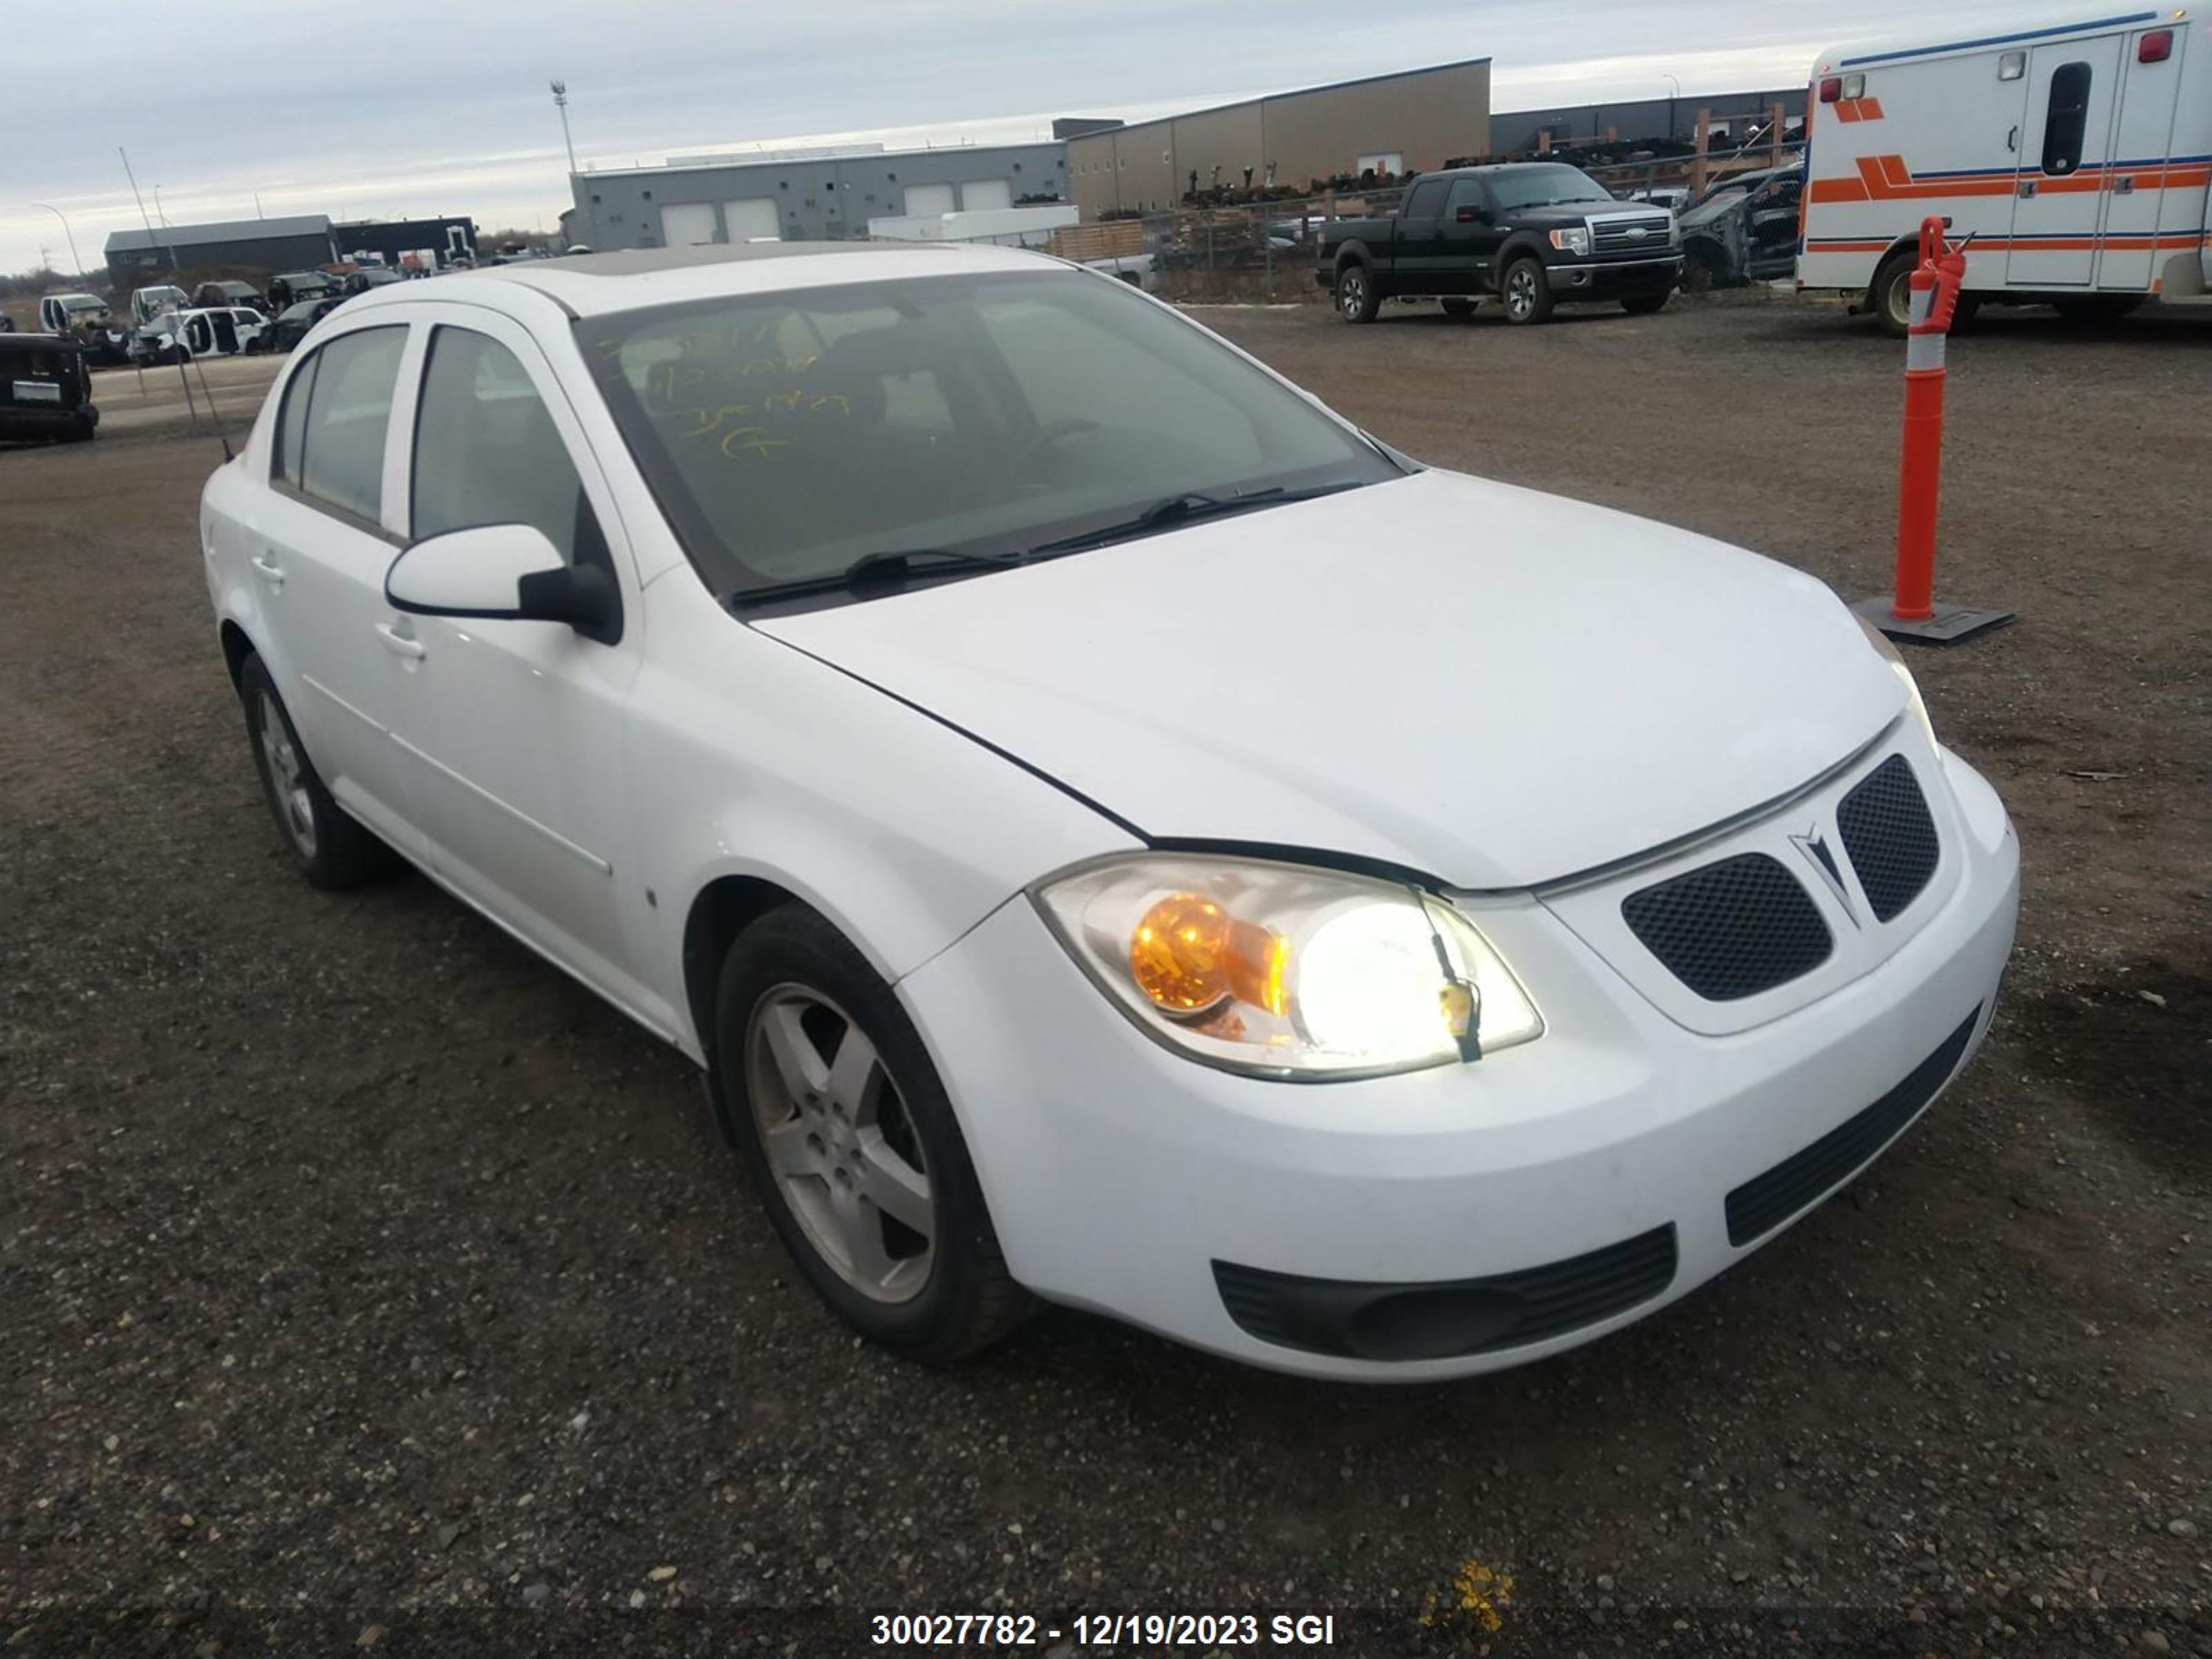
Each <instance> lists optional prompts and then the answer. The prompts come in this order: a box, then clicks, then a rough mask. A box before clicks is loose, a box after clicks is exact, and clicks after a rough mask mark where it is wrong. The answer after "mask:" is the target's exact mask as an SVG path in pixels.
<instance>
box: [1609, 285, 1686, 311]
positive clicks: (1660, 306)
mask: <svg viewBox="0 0 2212 1659" xmlns="http://www.w3.org/2000/svg"><path fill="white" fill-rule="evenodd" d="M1673 297H1674V294H1673V290H1672V289H1668V291H1666V292H1664V293H1660V294H1632V295H1629V296H1628V297H1627V298H1626V300H1623V301H1621V302H1620V308H1621V309H1622V310H1623V311H1625V312H1626V313H1628V314H1629V315H1630V316H1632V317H1649V316H1650V314H1651V313H1653V312H1655V311H1663V310H1664V309H1666V306H1667V301H1668V300H1670V299H1672V298H1673Z"/></svg>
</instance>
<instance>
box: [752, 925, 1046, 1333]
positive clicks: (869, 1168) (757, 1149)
mask: <svg viewBox="0 0 2212 1659" xmlns="http://www.w3.org/2000/svg"><path fill="white" fill-rule="evenodd" d="M714 1036H715V1055H716V1074H717V1077H718V1079H719V1081H720V1087H721V1090H722V1091H723V1093H724V1096H725V1098H726V1112H727V1118H726V1121H727V1122H728V1123H729V1124H730V1125H731V1127H732V1128H733V1130H734V1134H733V1137H732V1138H733V1139H735V1140H736V1142H737V1145H738V1155H739V1157H740V1158H742V1159H743V1161H744V1164H745V1166H746V1170H747V1173H748V1174H749V1175H750V1177H751V1180H752V1183H753V1186H754V1188H756V1190H757V1192H758V1193H759V1194H760V1197H761V1200H762V1202H763V1205H764V1206H766V1208H767V1210H768V1213H769V1221H770V1222H771V1223H772V1224H773V1225H774V1226H775V1231H776V1233H777V1235H778V1237H781V1239H782V1241H783V1244H784V1248H785V1249H787V1250H789V1251H790V1252H791V1255H792V1257H793V1260H794V1261H797V1263H798V1264H799V1270H800V1271H801V1272H802V1273H805V1275H806V1277H807V1279H808V1280H809V1281H810V1282H811V1284H812V1285H813V1286H814V1289H815V1291H816V1293H817V1294H818V1295H819V1296H820V1297H822V1299H823V1301H824V1302H826V1303H828V1304H829V1306H830V1308H831V1309H832V1310H834V1311H835V1312H836V1314H837V1315H838V1316H839V1317H841V1318H842V1319H843V1320H844V1321H845V1322H846V1323H847V1324H848V1325H850V1326H851V1327H852V1328H854V1330H857V1331H859V1332H860V1334H862V1335H863V1336H866V1337H867V1338H869V1339H870V1340H873V1341H875V1342H878V1343H880V1344H882V1345H883V1346H884V1347H887V1348H890V1349H892V1350H894V1351H896V1352H900V1353H902V1354H905V1355H908V1357H910V1358H915V1359H920V1360H922V1361H924V1362H926V1363H929V1364H952V1363H953V1362H955V1361H957V1360H960V1359H963V1358H967V1357H968V1356H969V1355H970V1354H972V1353H975V1352H978V1351H980V1350H981V1349H983V1348H987V1347H988V1346H991V1345H992V1344H993V1343H994V1342H997V1341H998V1340H1000V1339H1001V1338H1003V1337H1004V1336H1006V1334H1008V1333H1009V1332H1010V1331H1012V1329H1013V1328H1014V1327H1015V1326H1016V1325H1018V1324H1019V1323H1020V1322H1021V1321H1022V1320H1023V1318H1024V1317H1025V1316H1027V1314H1028V1313H1029V1311H1030V1306H1031V1303H1030V1297H1029V1295H1028V1293H1027V1292H1026V1291H1023V1290H1022V1288H1021V1287H1020V1286H1019V1285H1017V1284H1015V1283H1014V1281H1013V1279H1012V1276H1011V1275H1010V1274H1009V1273H1007V1272H1006V1258H1005V1257H1004V1256H1003V1255H1001V1254H1000V1250H999V1241H998V1235H997V1234H996V1233H995V1232H994V1231H993V1229H992V1226H991V1217H990V1213H989V1212H988V1211H987V1209H986V1208H985V1207H984V1203H983V1194H982V1189H981V1185H980V1183H979V1182H977V1180H976V1178H975V1165H974V1164H973V1163H971V1162H970V1161H969V1156H968V1146H967V1143H966V1141H965V1140H963V1139H962V1137H961V1133H960V1127H959V1124H958V1123H957V1121H956V1120H955V1119H954V1116H953V1113H952V1103H951V1100H950V1099H949V1098H948V1097H946V1095H945V1085H943V1084H942V1083H941V1082H940V1081H939V1079H938V1076H937V1070H936V1067H935V1066H933V1065H932V1064H931V1063H930V1059H929V1055H928V1053H927V1050H926V1049H924V1048H923V1047H922V1043H921V1037H920V1036H918V1035H917V1034H916V1033H915V1029H914V1025H913V1023H912V1022H911V1021H910V1020H908V1018H907V1016H906V1011H905V1009H904V1008H902V1006H900V1005H899V1000H898V998H897V997H896V995H894V994H892V992H891V990H890V987H888V986H887V985H885V984H884V981H882V979H881V978H879V977H878V975H877V974H876V972H875V970H874V969H872V968H871V967H870V966H869V965H868V963H867V961H866V958H864V957H862V956H861V955H860V952H859V951H857V950H855V949H854V947H853V945H851V943H850V942H849V941H848V940H847V939H845V938H844V936H843V935H842V934H841V933H838V932H837V930H836V928H834V927H831V926H830V925H829V923H828V922H827V921H823V919H822V917H820V916H819V915H816V914H815V913H814V912H813V911H811V910H809V909H807V908H804V907H803V906H800V905H796V904H792V905H786V906H784V907H783V908H781V909H777V910H773V911H771V912H769V914H768V915H765V916H763V917H762V918H761V919H760V920H759V921H757V922H755V923H754V924H753V925H752V926H751V927H748V928H746V929H745V931H744V933H740V934H739V935H738V939H737V942H736V943H735V944H733V945H731V947H730V953H729V955H728V957H726V959H725V960H724V963H723V967H722V978H721V985H720V991H719V993H718V994H717V996H716V1000H715V1011H714Z"/></svg>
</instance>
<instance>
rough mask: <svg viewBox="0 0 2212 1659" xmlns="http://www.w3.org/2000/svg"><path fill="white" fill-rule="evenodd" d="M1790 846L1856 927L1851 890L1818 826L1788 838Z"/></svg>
mask: <svg viewBox="0 0 2212 1659" xmlns="http://www.w3.org/2000/svg"><path fill="white" fill-rule="evenodd" d="M1790 845H1791V846H1792V847H1794V848H1796V849H1797V850H1798V851H1799V852H1801V853H1802V854H1804V855H1805V856H1806V858H1807V859H1808V860H1810V861H1811V863H1812V864H1813V866H1814V868H1815V869H1817V870H1819V871H1820V874H1821V875H1822V877H1824V878H1826V881H1827V884H1828V887H1829V890H1830V891H1832V892H1833V893H1834V894H1835V896H1836V902H1837V903H1838V904H1840V905H1842V906H1843V907H1844V915H1845V916H1847V917H1849V918H1850V924H1851V926H1852V927H1857V926H1858V925H1859V916H1858V912H1857V909H1855V908H1853V907H1852V904H1851V890H1850V888H1849V887H1847V886H1845V885H1844V872H1843V868H1842V866H1839V865H1838V864H1837V862H1836V855H1835V854H1834V853H1833V852H1832V851H1831V850H1830V849H1829V847H1828V840H1827V837H1826V836H1823V835H1822V834H1821V833H1820V825H1819V824H1817V823H1808V824H1807V825H1806V826H1805V833H1804V834H1803V835H1802V836H1790Z"/></svg>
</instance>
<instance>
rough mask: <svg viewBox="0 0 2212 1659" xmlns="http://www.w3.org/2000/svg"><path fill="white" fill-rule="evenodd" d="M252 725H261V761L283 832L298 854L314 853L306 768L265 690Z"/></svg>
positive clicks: (308, 855)
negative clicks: (282, 824) (266, 772)
mask: <svg viewBox="0 0 2212 1659" xmlns="http://www.w3.org/2000/svg"><path fill="white" fill-rule="evenodd" d="M255 724H256V725H258V726H259V727H260V728H261V762H262V764H263V765H264V767H266V768H267V769H268V772H269V787H270V791H271V793H274V794H275V795H276V809H277V814H278V816H279V817H282V818H283V820H284V829H285V832H286V833H287V834H288V835H289V836H291V837H292V843H293V845H294V846H295V847H297V848H299V849H300V856H301V858H304V859H313V857H314V856H315V802H314V798H313V796H312V795H310V794H309V793H307V766H306V764H305V763H303V762H302V761H301V758H300V750H299V746H298V745H297V744H295V743H294V742H293V741H292V734H291V732H290V729H289V727H287V726H285V724H284V714H283V710H281V709H280V708H277V707H276V700H275V699H274V698H272V697H271V696H270V695H269V694H268V692H266V691H264V692H262V693H261V700H260V705H259V708H258V711H257V713H256V715H255Z"/></svg>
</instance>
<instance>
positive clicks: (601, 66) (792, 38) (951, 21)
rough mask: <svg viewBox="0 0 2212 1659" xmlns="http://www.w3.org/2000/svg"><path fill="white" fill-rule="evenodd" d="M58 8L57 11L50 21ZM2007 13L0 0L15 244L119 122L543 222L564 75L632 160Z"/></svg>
mask: <svg viewBox="0 0 2212 1659" xmlns="http://www.w3.org/2000/svg"><path fill="white" fill-rule="evenodd" d="M2031 9H2033V7H2032V6H2031ZM49 10H51V11H52V15H53V16H54V17H61V18H63V19H64V20H65V21H64V22H62V23H61V24H60V25H59V26H58V27H45V26H43V25H41V26H36V27H33V24H32V21H31V20H32V17H33V15H34V14H37V15H45V14H46V12H47V11H49ZM2021 16H2022V8H2021V6H2020V5H2019V4H2017V3H2012V0H1946V3H1945V4H1944V5H1943V6H1942V7H1941V8H1940V12H1936V11H1931V10H1930V9H1929V7H1928V6H1927V5H1926V4H1925V3H1924V0H1850V3H1848V4H1846V3H1841V0H1358V3H1354V4H1349V5H1347V4H1346V3H1344V0H799V3H787V4H781V5H767V4H763V3H760V0H748V3H732V0H595V3H586V0H349V3H346V4H343V5H338V4H333V3H331V0H294V3H290V4H279V5H270V4H268V3H266V0H262V3H256V4H252V5H246V4H238V3H233V0H200V3H197V4H195V5H191V6H178V5H176V4H174V3H173V0H164V3H160V4H155V3H147V0H119V3H111V4H108V5H105V6H102V7H100V8H99V9H98V17H97V21H96V22H91V23H88V22H85V21H82V20H79V19H78V17H77V8H76V7H74V6H70V5H66V4H64V5H59V6H58V7H56V8H36V7H27V6H21V5H11V6H7V7H4V8H0V29H3V30H4V33H5V38H6V40H7V46H6V61H7V64H8V70H9V73H8V74H7V75H6V76H5V77H4V80H5V83H6V85H7V87H8V88H9V94H8V95H7V96H6V98H5V99H4V100H0V270H26V269H28V268H29V267H31V266H33V264H36V263H37V262H38V261H39V259H40V254H41V250H42V249H43V250H45V252H46V253H47V254H48V255H49V256H50V257H51V258H52V261H53V263H54V264H56V265H58V266H64V267H66V266H67V265H68V264H70V255H69V247H68V242H67V240H66V239H65V237H64V229H63V226H62V223H61V222H60V221H59V220H58V219H57V218H56V217H55V216H54V215H52V214H51V213H47V212H44V211H41V210H38V209H36V208H33V206H32V205H31V204H32V203H33V202H45V203H49V204H52V205H53V206H54V207H57V208H58V209H59V210H61V212H62V213H63V214H64V215H66V216H67V217H68V222H69V228H70V230H71V231H73V232H74V233H75V235H76V246H77V251H78V252H79V254H80V255H81V256H82V258H83V259H84V260H85V261H86V262H87V263H88V264H92V265H93V266H94V267H95V268H96V267H98V266H99V265H100V261H101V249H102V247H103V246H104V245H105V242H106V236H107V233H108V232H109V231H111V230H114V229H118V228H123V227H125V226H128V225H136V224H137V222H138V219H137V207H136V206H135V204H133V203H132V200H131V191H130V187H129V185H128V184H127V182H126V181H125V177H124V172H123V164H122V162H121V161H119V160H118V158H117V155H116V148H117V146H118V145H121V146H124V147H125V148H127V149H129V151H130V155H131V163H132V166H133V167H134V168H135V169H136V171H137V176H138V183H139V186H140V189H141V191H143V194H144V197H145V201H146V206H147V210H148V211H149V213H152V212H153V211H154V210H155V189H156V187H157V186H158V187H159V190H160V210H161V214H162V215H164V216H166V217H167V220H168V221H169V222H172V223H179V224H182V223H189V222H197V221H202V220H210V219H230V218H251V217H252V216H254V214H255V211H256V208H255V195H256V192H258V195H259V198H260V200H259V207H260V211H262V212H264V213H266V214H269V215H272V216H273V215H276V214H280V213H328V214H330V215H331V216H332V217H334V218H396V217H403V216H414V215H431V214H447V213H457V214H458V213H465V214H470V215H472V216H474V217H475V218H476V220H477V223H478V224H479V225H480V226H482V227H483V228H485V229H487V230H489V229H493V228H498V227H502V226H507V225H519V226H522V227H525V228H534V227H536V226H537V225H538V223H539V222H540V221H541V219H542V220H543V222H544V225H545V226H546V228H549V229H550V228H552V226H553V222H554V216H555V215H556V214H557V213H558V212H559V211H560V210H561V209H562V207H564V206H566V205H567V204H568V189H567V179H566V167H565V165H564V161H563V157H562V149H561V125H560V121H559V118H557V116H556V113H555V112H554V109H553V105H552V100H551V97H550V94H549V92H548V89H547V85H546V83H547V82H548V81H549V80H550V78H551V77H553V76H561V77H562V78H564V79H565V80H566V81H567V82H568V94H569V99H570V106H569V112H568V113H569V118H570V121H571V122H572V124H573V125H574V131H575V143H576V155H577V158H578V160H579V161H580V163H581V164H583V165H584V166H586V167H589V166H590V165H591V164H592V163H593V162H595V161H596V162H599V163H600V164H602V165H620V166H628V165H629V164H631V163H633V162H634V161H639V160H641V159H642V160H647V161H651V160H657V159H659V157H661V156H663V155H667V154H668V153H669V152H671V151H677V150H685V149H733V148H738V147H740V146H742V145H744V144H748V143H754V142H757V141H762V140H769V141H775V142H779V143H804V142H824V141H829V140H848V139H861V140H866V139H882V140H884V141H885V142H889V143H908V142H920V141H921V140H922V139H924V138H927V139H932V140H935V141H939V142H942V141H945V140H948V139H957V138H959V137H973V138H975V139H978V140H1000V141H1003V140H1006V139H1010V138H1022V137H1030V136H1033V135H1035V136H1041V135H1042V130H1043V129H1044V127H1045V126H1046V125H1047V124H1048V123H1049V122H1050V120H1051V119H1052V118H1053V117H1054V116H1055V115H1074V114H1091V115H1123V116H1139V115H1146V114H1156V113H1160V112H1165V111H1169V110H1173V109H1180V108H1194V107H1197V106H1202V105H1205V104H1207V103H1213V102H1219V101H1224V100H1231V99H1235V98H1240V97H1244V96H1248V95H1249V94H1254V93H1258V92H1270V91H1279V90H1283V89H1285V88H1291V87H1297V86H1304V85H1310V84H1313V83H1316V82H1328V81H1337V80H1344V79H1348V78H1351V77H1353V76H1362V75H1374V74H1379V73H1382V72H1383V71H1386V70H1400V69H1410V68H1414V67H1417V66H1419V65H1420V64H1433V63H1445V62H1449V61H1451V60H1453V59H1455V58H1479V57H1484V56H1488V57H1490V58H1492V59H1493V60H1494V67H1493V76H1494V79H1493V85H1492V105H1493V106H1494V107H1495V108H1497V109H1498V110H1510V109H1518V108H1532V107H1539V106H1544V105H1547V104H1558V103H1584V102H1592V101H1595V100H1600V99H1606V98H1619V97H1656V96H1665V95H1666V94H1668V90H1669V88H1668V82H1667V79H1666V77H1667V76H1668V75H1670V74H1671V75H1673V76H1675V77H1677V79H1679V81H1680V83H1681V88H1682V91H1683V94H1685V95H1686V96H1694V95H1695V94H1699V93H1700V92H1725V91H1735V90H1740V89H1746V88H1755V87H1765V86H1789V85H1795V84H1800V83H1802V82H1803V81H1804V80H1805V79H1806V76H1807V73H1808V70H1809V69H1810V67H1811V60H1812V58H1814V55H1815V54H1816V53H1817V52H1820V51H1821V50H1823V49H1824V48H1826V47H1828V46H1833V45H1837V44H1838V43H1840V42H1843V41H1846V40H1862V39H1869V38H1891V37H1897V36H1902V37H1903V38H1905V39H1908V40H1910V39H1920V38H1926V37H1927V35H1928V31H1929V29H1930V28H1931V27H1934V28H1936V29H1938V30H1940V31H1943V32H1951V31H1960V32H1966V33H1972V32H1975V31H1978V30H1979V29H1981V28H1982V27H1984V25H2005V26H2012V27H2022V26H2024V25H2023V24H2021ZM1931 19H1934V20H1936V21H1929V20H1931ZM48 21H52V18H49V19H48ZM2031 21H2032V20H2031ZM2061 21H2063V19H2062V20H2061ZM157 63H158V64H161V65H163V67H162V68H161V69H160V70H157V69H156V67H155V65H156V64H157Z"/></svg>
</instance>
